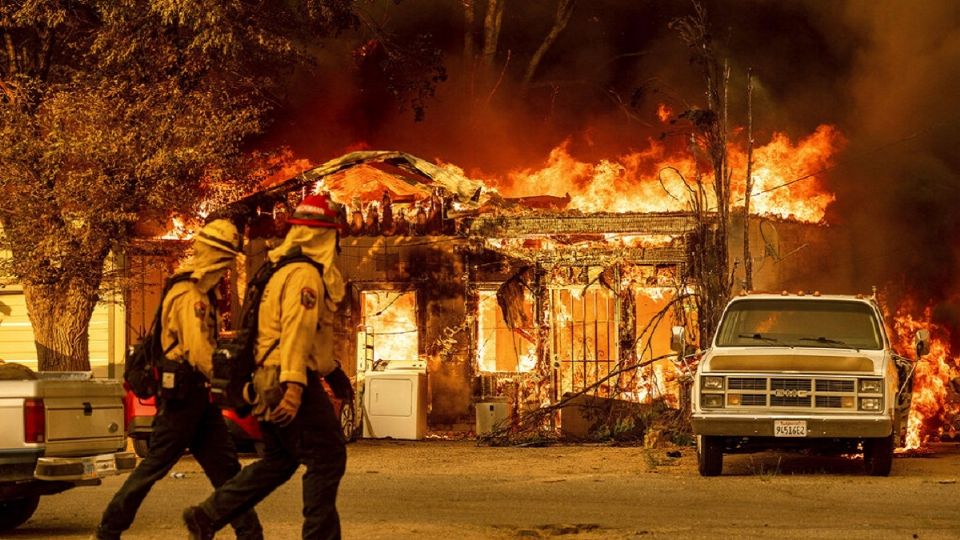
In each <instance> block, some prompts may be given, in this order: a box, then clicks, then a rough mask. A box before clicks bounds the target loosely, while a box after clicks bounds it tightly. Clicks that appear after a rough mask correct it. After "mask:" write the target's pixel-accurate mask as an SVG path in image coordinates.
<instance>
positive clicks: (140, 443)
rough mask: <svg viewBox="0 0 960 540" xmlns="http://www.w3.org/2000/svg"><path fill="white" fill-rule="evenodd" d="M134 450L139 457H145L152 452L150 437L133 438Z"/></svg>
mask: <svg viewBox="0 0 960 540" xmlns="http://www.w3.org/2000/svg"><path fill="white" fill-rule="evenodd" d="M133 451H134V452H136V453H137V457H139V458H141V459H143V458H145V457H147V454H149V453H150V438H149V437H144V438H140V437H137V438H136V439H134V440H133Z"/></svg>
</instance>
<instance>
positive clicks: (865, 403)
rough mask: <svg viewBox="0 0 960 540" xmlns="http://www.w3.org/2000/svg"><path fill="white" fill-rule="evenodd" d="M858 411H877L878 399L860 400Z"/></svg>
mask: <svg viewBox="0 0 960 540" xmlns="http://www.w3.org/2000/svg"><path fill="white" fill-rule="evenodd" d="M860 410H861V411H879V410H880V398H875V397H865V398H860Z"/></svg>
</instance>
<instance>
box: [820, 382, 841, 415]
mask: <svg viewBox="0 0 960 540" xmlns="http://www.w3.org/2000/svg"><path fill="white" fill-rule="evenodd" d="M818 386H819V385H818ZM840 399H841V398H840V396H817V407H822V408H828V409H839V408H841V407H842V406H843V405H842V404H841V403H840Z"/></svg>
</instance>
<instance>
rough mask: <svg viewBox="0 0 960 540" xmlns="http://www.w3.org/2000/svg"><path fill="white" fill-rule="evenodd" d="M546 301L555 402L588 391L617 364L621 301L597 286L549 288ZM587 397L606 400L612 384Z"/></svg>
mask: <svg viewBox="0 0 960 540" xmlns="http://www.w3.org/2000/svg"><path fill="white" fill-rule="evenodd" d="M549 297H550V321H551V324H550V343H551V349H552V351H553V358H554V363H553V365H554V372H553V376H554V381H553V382H554V389H555V394H556V395H555V396H554V399H557V398H559V397H560V396H562V395H564V394H566V393H568V392H571V393H577V392H584V391H588V390H589V389H590V388H591V387H592V386H594V385H595V383H597V381H599V380H601V379H603V378H604V377H606V376H607V374H608V373H610V370H611V369H612V368H614V367H615V366H616V365H617V364H618V362H619V358H620V354H619V346H618V331H617V328H618V326H619V313H620V301H619V298H617V296H616V295H615V294H614V293H613V291H611V290H609V289H607V288H605V287H603V286H601V285H598V284H595V285H591V286H588V287H586V288H584V287H583V286H575V287H552V288H550V290H549ZM590 393H593V394H596V395H599V396H604V397H609V396H611V395H612V394H613V393H614V381H613V380H607V381H605V382H604V383H602V384H600V385H599V386H597V387H596V388H595V389H593V390H592V391H591V392H590Z"/></svg>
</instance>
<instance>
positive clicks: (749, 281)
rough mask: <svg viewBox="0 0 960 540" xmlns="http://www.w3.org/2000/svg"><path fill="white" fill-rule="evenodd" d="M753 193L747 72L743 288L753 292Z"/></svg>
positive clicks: (750, 96)
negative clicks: (751, 220)
mask: <svg viewBox="0 0 960 540" xmlns="http://www.w3.org/2000/svg"><path fill="white" fill-rule="evenodd" d="M751 191H753V74H752V73H751V70H749V69H748V70H747V179H746V187H745V189H744V193H743V287H744V289H746V290H748V291H751V290H753V255H752V254H751V253H750V192H751Z"/></svg>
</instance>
